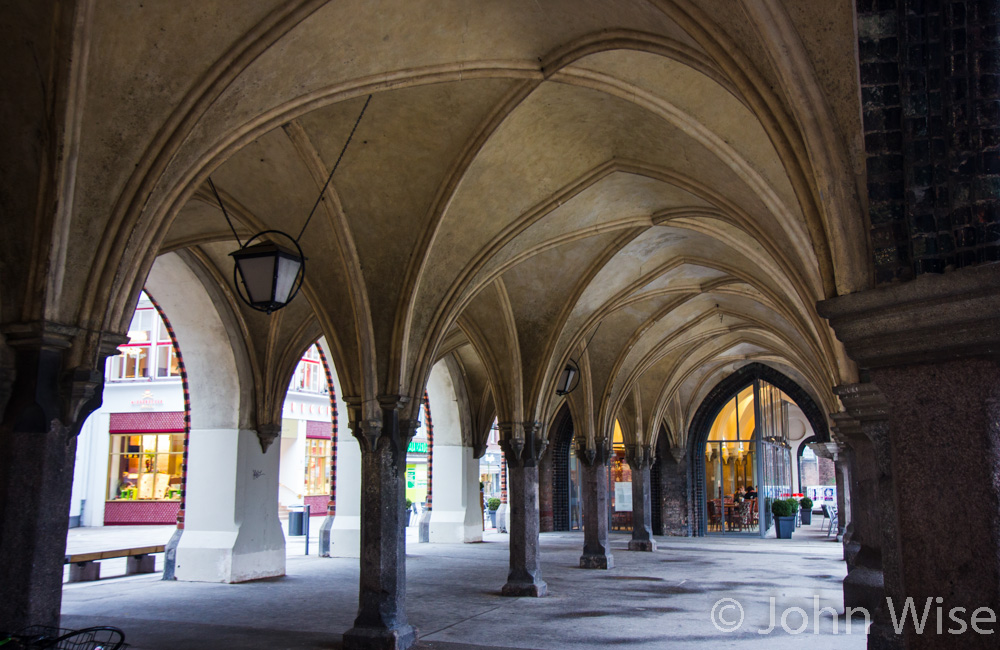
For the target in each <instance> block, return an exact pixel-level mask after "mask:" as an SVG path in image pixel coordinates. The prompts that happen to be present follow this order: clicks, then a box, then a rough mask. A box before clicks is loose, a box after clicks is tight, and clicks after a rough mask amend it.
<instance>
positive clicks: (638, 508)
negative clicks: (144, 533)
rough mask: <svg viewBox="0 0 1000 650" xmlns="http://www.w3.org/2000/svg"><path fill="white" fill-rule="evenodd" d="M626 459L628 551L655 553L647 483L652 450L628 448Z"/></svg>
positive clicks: (649, 492) (649, 489)
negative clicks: (629, 495)
mask: <svg viewBox="0 0 1000 650" xmlns="http://www.w3.org/2000/svg"><path fill="white" fill-rule="evenodd" d="M626 459H627V460H628V464H629V467H631V468H632V539H631V540H629V543H628V550H630V551H655V550H656V541H655V540H653V517H652V503H651V494H652V489H651V486H650V482H649V468H650V465H651V464H652V450H651V449H650V448H649V447H636V446H630V447H629V448H628V449H627V450H626Z"/></svg>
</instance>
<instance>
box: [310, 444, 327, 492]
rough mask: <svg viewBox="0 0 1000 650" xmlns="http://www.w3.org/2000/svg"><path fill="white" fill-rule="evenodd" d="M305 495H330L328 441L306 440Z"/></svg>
mask: <svg viewBox="0 0 1000 650" xmlns="http://www.w3.org/2000/svg"><path fill="white" fill-rule="evenodd" d="M306 443H307V444H306V494H307V495H310V496H315V495H321V494H329V493H330V441H329V440H322V439H319V438H309V439H308V440H306Z"/></svg>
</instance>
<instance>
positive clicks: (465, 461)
mask: <svg viewBox="0 0 1000 650" xmlns="http://www.w3.org/2000/svg"><path fill="white" fill-rule="evenodd" d="M427 398H428V400H429V401H430V406H431V418H432V419H433V421H434V470H433V471H434V476H433V481H434V486H433V487H434V490H433V505H432V511H431V520H430V541H431V542H444V543H454V542H473V541H481V540H482V525H481V523H480V522H481V520H480V515H479V507H478V501H479V474H478V472H479V462H478V461H477V460H476V459H475V458H473V457H472V449H470V448H467V447H463V446H462V422H461V417H460V415H459V411H458V399H457V397H456V395H455V386H454V384H453V383H452V378H451V373H450V372H449V371H448V367H447V365H446V364H445V363H443V362H438V363H437V364H435V365H434V367H433V368H432V369H431V375H430V378H429V379H428V380H427ZM470 510H474V512H471V513H470Z"/></svg>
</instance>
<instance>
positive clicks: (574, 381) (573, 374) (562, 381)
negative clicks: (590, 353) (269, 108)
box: [556, 359, 580, 397]
mask: <svg viewBox="0 0 1000 650" xmlns="http://www.w3.org/2000/svg"><path fill="white" fill-rule="evenodd" d="M579 385H580V367H579V366H578V365H576V361H573V360H572V359H570V360H569V362H567V363H566V367H565V368H563V371H562V374H560V375H559V381H558V382H556V395H558V396H559V397H563V396H564V395H569V394H570V393H572V392H573V391H574V390H576V387H577V386H579Z"/></svg>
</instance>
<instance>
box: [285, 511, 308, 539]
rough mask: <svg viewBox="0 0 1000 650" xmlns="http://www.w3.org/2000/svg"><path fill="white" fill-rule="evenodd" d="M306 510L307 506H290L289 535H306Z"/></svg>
mask: <svg viewBox="0 0 1000 650" xmlns="http://www.w3.org/2000/svg"><path fill="white" fill-rule="evenodd" d="M305 521H306V511H305V506H288V536H289V537H300V536H302V535H305V529H306V526H305Z"/></svg>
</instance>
